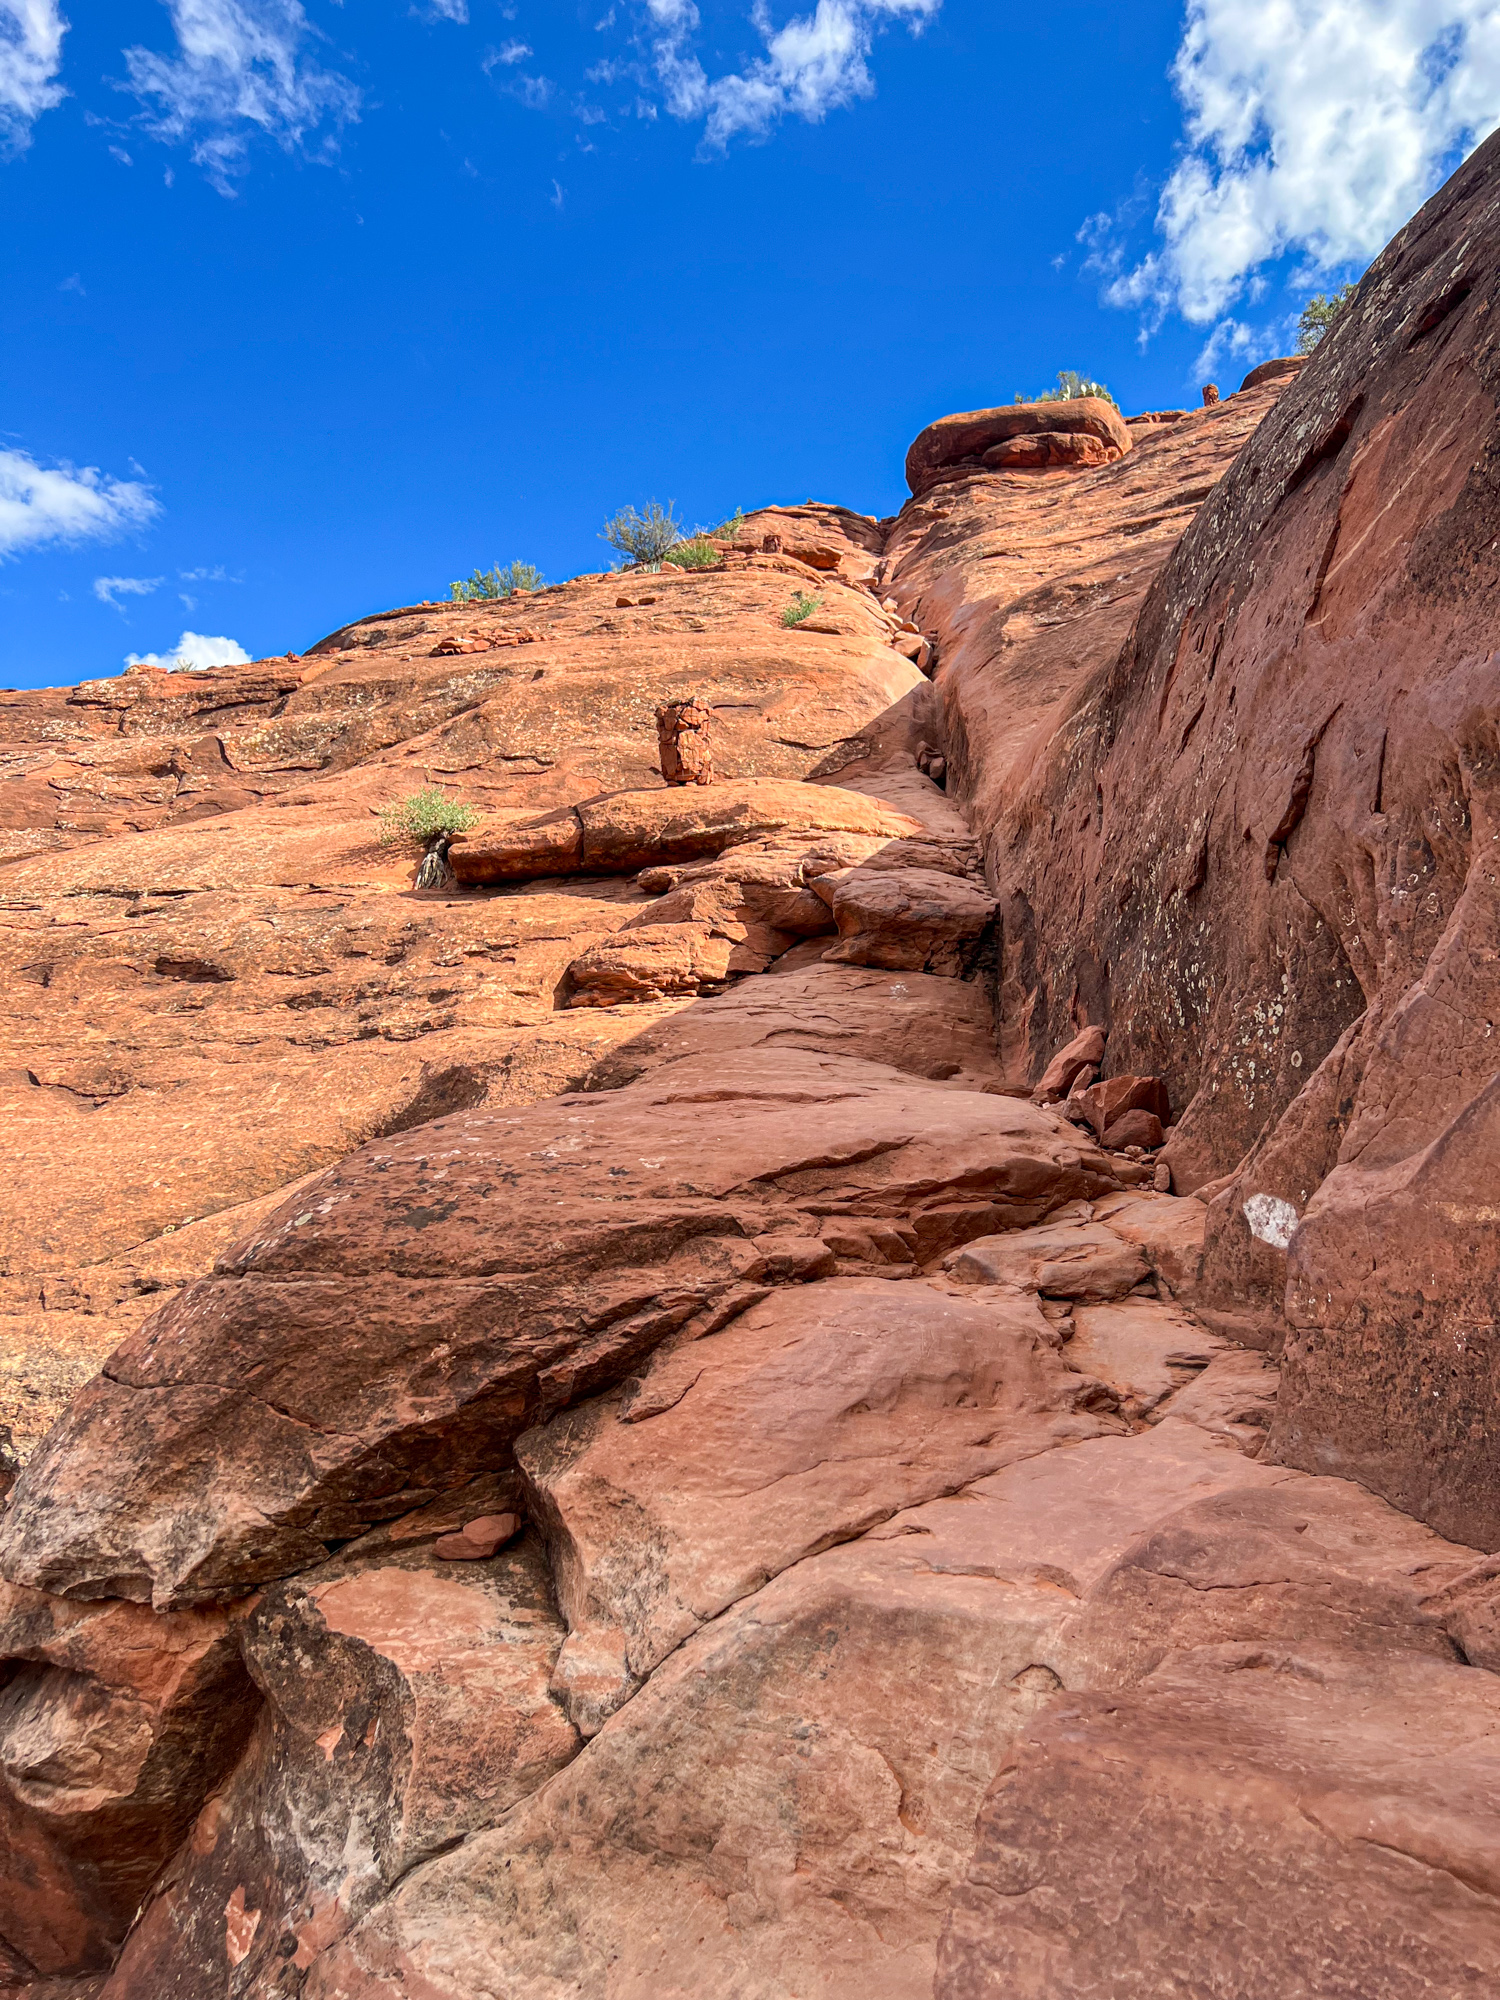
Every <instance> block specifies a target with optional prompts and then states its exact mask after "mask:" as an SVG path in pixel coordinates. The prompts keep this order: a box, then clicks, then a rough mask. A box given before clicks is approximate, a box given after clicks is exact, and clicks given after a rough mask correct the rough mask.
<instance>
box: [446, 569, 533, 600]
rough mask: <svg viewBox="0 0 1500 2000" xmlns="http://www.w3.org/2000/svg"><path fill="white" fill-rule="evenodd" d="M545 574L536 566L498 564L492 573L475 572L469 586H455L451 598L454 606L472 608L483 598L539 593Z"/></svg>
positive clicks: (450, 587) (461, 584)
mask: <svg viewBox="0 0 1500 2000" xmlns="http://www.w3.org/2000/svg"><path fill="white" fill-rule="evenodd" d="M541 587H542V572H541V571H540V570H539V569H538V568H537V566H536V564H535V563H526V562H512V563H504V564H502V563H496V564H495V567H494V568H493V569H476V570H475V572H474V574H473V575H472V576H471V577H470V578H469V580H468V582H467V583H454V584H450V585H449V587H448V595H449V596H450V597H451V598H452V600H453V602H454V603H455V604H472V603H474V602H476V601H478V600H479V599H481V598H492V597H514V596H515V595H516V593H517V592H518V591H522V590H540V589H541Z"/></svg>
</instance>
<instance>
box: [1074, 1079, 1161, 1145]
mask: <svg viewBox="0 0 1500 2000" xmlns="http://www.w3.org/2000/svg"><path fill="white" fill-rule="evenodd" d="M1071 1103H1072V1104H1076V1105H1077V1106H1078V1107H1079V1108H1080V1109H1081V1110H1082V1112H1083V1114H1084V1116H1085V1118H1087V1120H1088V1122H1089V1124H1090V1125H1092V1126H1093V1128H1094V1131H1095V1133H1096V1134H1097V1135H1098V1137H1099V1138H1101V1139H1102V1138H1103V1137H1104V1135H1105V1133H1106V1132H1107V1131H1108V1130H1109V1128H1110V1127H1111V1126H1112V1125H1114V1124H1115V1123H1117V1122H1118V1120H1120V1119H1121V1118H1123V1117H1124V1115H1125V1113H1126V1112H1127V1111H1150V1112H1153V1113H1154V1114H1155V1116H1156V1117H1157V1118H1159V1119H1160V1120H1161V1122H1162V1124H1163V1125H1170V1124H1171V1122H1172V1105H1171V1101H1170V1099H1169V1098H1168V1096H1167V1086H1166V1085H1165V1084H1164V1083H1163V1082H1162V1080H1161V1078H1160V1077H1159V1076H1106V1077H1101V1078H1100V1079H1099V1081H1098V1082H1097V1083H1091V1084H1090V1085H1089V1087H1088V1089H1087V1090H1085V1091H1083V1092H1081V1093H1080V1094H1079V1095H1078V1096H1077V1097H1075V1098H1073V1099H1072V1100H1071ZM1135 1143H1139V1141H1137V1142H1135Z"/></svg>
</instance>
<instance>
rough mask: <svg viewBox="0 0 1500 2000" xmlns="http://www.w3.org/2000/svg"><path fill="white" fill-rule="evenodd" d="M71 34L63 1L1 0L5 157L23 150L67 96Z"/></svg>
mask: <svg viewBox="0 0 1500 2000" xmlns="http://www.w3.org/2000/svg"><path fill="white" fill-rule="evenodd" d="M67 32H68V24H67V22H66V21H65V20H64V19H63V17H62V9H61V8H60V7H59V6H58V4H57V0H0V154H3V153H8V152H19V151H20V150H21V148H22V147H23V146H25V145H27V144H28V143H29V142H30V139H31V128H32V126H33V124H34V123H35V122H36V120H37V119H38V118H40V117H41V115H42V113H43V112H44V111H50V110H51V109H52V108H53V106H54V105H57V104H61V103H62V101H63V99H64V98H65V97H66V96H67V94H68V93H67V92H66V91H65V90H64V89H63V87H62V85H61V84H60V83H59V82H58V81H57V73H58V71H59V70H60V69H61V68H62V38H63V36H64V35H65V34H66V33H67Z"/></svg>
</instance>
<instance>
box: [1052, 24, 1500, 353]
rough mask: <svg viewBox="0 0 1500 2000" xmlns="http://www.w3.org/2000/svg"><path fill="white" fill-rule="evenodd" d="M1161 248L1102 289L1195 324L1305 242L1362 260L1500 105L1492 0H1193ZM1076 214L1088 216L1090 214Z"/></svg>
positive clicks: (1311, 249)
mask: <svg viewBox="0 0 1500 2000" xmlns="http://www.w3.org/2000/svg"><path fill="white" fill-rule="evenodd" d="M1173 77H1174V80H1175V82H1176V85H1177V91H1178V95H1179V96H1180V98H1181V100H1182V103H1183V106H1184V109H1185V112H1186V120H1185V123H1186V140H1187V149H1186V151H1185V153H1184V155H1183V157H1182V159H1181V161H1180V162H1179V164H1178V166H1177V168H1176V170H1175V171H1174V172H1173V174H1172V175H1171V177H1170V179H1169V180H1168V181H1167V184H1166V187H1165V188H1164V190H1163V192H1162V197H1161V203H1160V206H1159V208H1158V210H1157V229H1158V232H1159V234H1160V236H1161V238H1162V244H1161V247H1160V248H1159V249H1158V250H1156V251H1154V252H1153V253H1152V254H1151V255H1149V256H1148V257H1146V258H1145V259H1144V260H1143V261H1142V262H1140V263H1139V264H1137V265H1136V266H1135V268H1134V269H1132V270H1129V271H1126V270H1124V269H1123V268H1122V267H1123V262H1124V260H1123V257H1122V255H1121V253H1120V252H1119V250H1118V249H1117V248H1116V249H1114V250H1113V251H1110V250H1108V249H1106V250H1105V252H1104V254H1103V255H1099V254H1097V250H1096V256H1095V259H1094V265H1095V268H1096V269H1098V268H1102V269H1104V270H1105V271H1106V272H1110V270H1111V268H1112V267H1113V273H1114V275H1113V276H1112V280H1111V283H1110V284H1109V286H1108V288H1107V290H1106V294H1105V295H1106V297H1107V298H1108V299H1109V300H1110V302H1111V303H1112V304H1115V305H1131V306H1138V307H1140V308H1141V309H1142V310H1143V313H1144V315H1145V319H1146V323H1147V324H1148V325H1149V326H1155V325H1157V324H1159V323H1160V320H1161V318H1162V316H1163V315H1164V314H1165V313H1166V312H1167V311H1169V310H1174V309H1175V310H1176V311H1178V312H1180V313H1181V314H1182V315H1183V316H1184V317H1185V318H1186V319H1188V320H1191V321H1193V322H1195V323H1197V324H1199V325H1207V324H1208V323H1209V322H1210V321H1213V320H1215V319H1217V318H1218V317H1219V316H1220V315H1221V314H1223V313H1224V312H1225V311H1226V310H1227V309H1228V308H1229V307H1230V306H1231V305H1233V304H1234V303H1235V302H1236V300H1238V299H1240V298H1242V297H1245V296H1247V295H1249V296H1251V297H1253V296H1254V286H1255V273H1256V271H1257V270H1258V268H1259V267H1260V266H1261V265H1263V264H1266V263H1268V262H1270V261H1271V260H1273V259H1275V258H1279V257H1282V256H1285V255H1287V254H1288V253H1290V254H1292V255H1297V256H1301V257H1302V258H1303V259H1304V260H1305V263H1306V267H1307V271H1308V275H1309V279H1311V277H1312V276H1313V275H1314V274H1316V273H1328V272H1333V271H1338V270H1341V269H1344V268H1346V267H1355V266H1362V265H1364V264H1366V263H1368V262H1369V260H1370V258H1371V257H1373V256H1374V255H1375V253H1376V252H1377V251H1378V250H1379V249H1380V248H1381V247H1382V246H1383V245H1384V244H1385V243H1386V241H1387V240H1388V239H1389V238H1390V237H1391V236H1392V235H1394V234H1395V232H1396V230H1397V229H1399V228H1400V227H1401V225H1402V224H1403V223H1404V222H1405V221H1406V220H1407V219H1408V218H1409V217H1410V215H1411V214H1412V212H1413V211H1414V210H1415V209H1416V208H1418V207H1419V206H1420V205H1421V203H1422V202H1423V201H1424V200H1425V199H1426V197H1427V196H1428V195H1429V194H1430V193H1431V192H1432V190H1433V189H1434V187H1436V186H1437V185H1438V183H1439V182H1440V181H1441V180H1442V178H1443V176H1444V174H1445V173H1447V172H1448V171H1450V170H1451V168H1452V167H1453V165H1454V164H1455V163H1456V161H1457V159H1458V158H1459V157H1461V156H1462V154H1463V153H1465V152H1466V151H1468V150H1469V148H1470V147H1472V146H1473V145H1475V144H1476V143H1477V142H1478V140H1479V139H1481V138H1483V137H1484V135H1485V134H1486V133H1487V132H1489V131H1490V130H1492V129H1493V127H1494V126H1495V124H1496V122H1497V120H1500V0H1190V4H1189V7H1188V17H1187V30H1186V34H1185V35H1184V38H1183V42H1182V45H1181V47H1180V49H1179V50H1178V53H1177V60H1176V63H1175V64H1174V66H1173ZM1086 227H1087V225H1086Z"/></svg>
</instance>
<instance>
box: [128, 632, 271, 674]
mask: <svg viewBox="0 0 1500 2000" xmlns="http://www.w3.org/2000/svg"><path fill="white" fill-rule="evenodd" d="M125 664H126V666H127V667H167V668H170V669H171V670H172V671H173V672H174V673H187V672H202V670H203V669H204V668H205V667H247V666H249V664H250V655H249V654H248V653H247V652H246V651H245V649H244V647H243V646H241V645H238V644H236V642H235V641H234V640H233V639H211V638H209V637H208V636H207V634H206V633H203V632H184V633H183V635H182V637H181V638H180V639H179V640H178V641H177V644H176V645H175V646H174V647H173V648H172V650H171V651H170V652H169V653H127V654H126V655H125Z"/></svg>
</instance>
